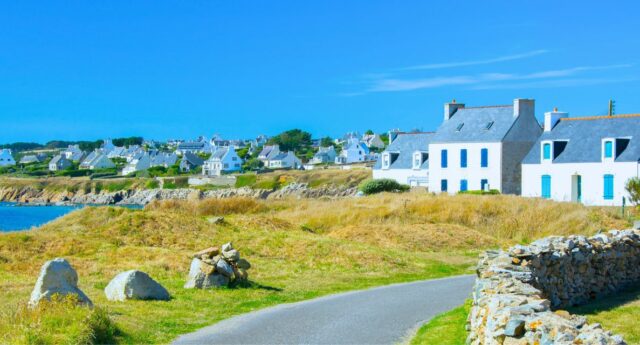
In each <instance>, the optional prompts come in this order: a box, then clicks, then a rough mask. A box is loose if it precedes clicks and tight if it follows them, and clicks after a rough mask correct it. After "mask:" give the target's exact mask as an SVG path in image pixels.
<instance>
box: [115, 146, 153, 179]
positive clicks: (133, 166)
mask: <svg viewBox="0 0 640 345" xmlns="http://www.w3.org/2000/svg"><path fill="white" fill-rule="evenodd" d="M150 167H151V156H149V154H148V153H146V152H143V153H141V154H139V155H136V156H135V157H132V158H131V160H130V161H129V162H128V163H127V165H126V166H125V167H124V169H122V175H123V176H127V175H129V174H131V173H134V172H136V171H143V170H147V169H149V168H150Z"/></svg>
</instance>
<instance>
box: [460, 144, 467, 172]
mask: <svg viewBox="0 0 640 345" xmlns="http://www.w3.org/2000/svg"><path fill="white" fill-rule="evenodd" d="M460 167H461V168H466V167H467V149H462V150H460Z"/></svg>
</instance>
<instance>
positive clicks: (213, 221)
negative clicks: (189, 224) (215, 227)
mask: <svg viewBox="0 0 640 345" xmlns="http://www.w3.org/2000/svg"><path fill="white" fill-rule="evenodd" d="M207 221H209V223H211V224H223V223H224V217H210V218H208V219H207Z"/></svg>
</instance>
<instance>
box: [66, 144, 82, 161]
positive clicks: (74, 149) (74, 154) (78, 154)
mask: <svg viewBox="0 0 640 345" xmlns="http://www.w3.org/2000/svg"><path fill="white" fill-rule="evenodd" d="M62 154H63V155H64V156H65V158H67V159H68V160H70V161H72V162H80V161H81V160H82V158H84V156H85V152H84V151H82V150H80V146H79V145H69V147H67V148H66V149H64V150H63V151H62Z"/></svg>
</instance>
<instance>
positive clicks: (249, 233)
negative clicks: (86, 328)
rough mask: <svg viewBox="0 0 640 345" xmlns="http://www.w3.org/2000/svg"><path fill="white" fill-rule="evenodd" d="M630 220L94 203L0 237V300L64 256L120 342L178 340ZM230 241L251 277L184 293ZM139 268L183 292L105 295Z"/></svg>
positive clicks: (296, 203)
mask: <svg viewBox="0 0 640 345" xmlns="http://www.w3.org/2000/svg"><path fill="white" fill-rule="evenodd" d="M214 215H224V216H225V223H224V224H210V223H209V222H208V221H207V217H208V216H214ZM626 226H628V222H627V220H625V219H621V218H620V217H617V216H616V215H615V214H614V213H613V211H611V210H609V209H603V208H585V207H583V206H580V205H574V204H558V203H554V202H549V201H539V200H533V199H522V198H516V197H509V196H472V195H465V196H455V197H449V196H437V197H435V196H431V195H428V194H426V193H409V194H382V195H377V196H372V197H366V198H350V199H340V200H283V201H256V200H249V199H225V200H206V201H202V202H194V201H171V202H159V203H154V204H152V205H150V206H148V207H147V208H146V209H145V210H129V209H122V208H112V207H98V208H95V207H89V208H85V209H82V210H79V211H75V212H73V213H71V214H69V215H67V216H65V217H63V218H61V219H59V220H56V221H54V222H51V223H49V224H47V225H45V226H43V227H41V228H39V229H37V230H33V231H29V232H20V233H6V234H1V235H0V291H3V298H2V299H0V310H2V309H4V310H14V311H15V310H17V309H16V308H18V307H17V306H20V305H24V303H25V302H26V301H27V300H28V297H29V293H30V291H31V289H32V287H33V284H34V282H35V279H36V276H37V274H38V270H39V268H40V266H41V265H42V264H43V263H44V262H45V261H46V260H50V259H52V258H55V257H65V258H67V259H68V260H69V261H70V262H71V264H72V265H73V266H74V267H75V268H76V270H77V271H78V274H79V277H80V287H81V289H83V290H84V291H85V293H86V294H87V295H88V296H89V297H90V298H91V299H92V300H93V301H94V303H95V304H96V305H97V306H100V307H102V308H104V309H105V310H107V312H108V314H109V316H110V317H111V318H112V319H113V320H114V321H115V323H116V324H117V326H118V328H119V330H120V333H119V334H118V335H117V336H116V340H117V341H120V342H133V343H158V342H168V341H170V340H171V339H173V338H174V337H175V336H177V335H178V334H181V333H185V332H189V331H193V330H195V329H197V328H199V327H203V326H205V325H207V324H210V323H213V322H216V321H218V320H221V319H223V318H227V317H230V316H232V315H235V314H239V313H243V312H247V311H251V310H254V309H257V308H263V307H266V306H269V305H273V304H277V303H283V302H291V301H297V300H301V299H307V298H311V297H316V296H319V295H323V294H327V293H333V292H338V291H344V290H349V289H357V288H363V287H368V286H373V285H380V284H386V283H392V282H401V281H408V280H415V279H427V278H435V277H442V276H447V275H452V274H461V273H470V272H471V271H470V269H471V267H472V266H473V265H474V264H475V261H476V255H477V253H478V252H479V251H480V250H482V249H486V248H492V247H497V246H507V245H510V244H513V243H515V242H521V241H529V240H532V239H535V238H538V237H541V236H546V235H549V234H552V233H555V234H569V233H584V234H591V233H594V232H595V231H597V230H598V229H600V228H624V227H626ZM227 241H233V242H234V244H235V246H236V247H237V248H239V249H240V252H241V253H242V255H243V256H244V257H246V258H247V259H249V260H250V261H251V262H252V264H253V268H252V269H251V271H250V278H251V281H252V283H251V284H249V285H247V286H244V287H238V288H232V289H220V290H215V291H199V290H198V291H193V290H184V289H182V285H183V284H184V279H185V276H186V274H187V271H188V267H189V259H188V257H187V255H188V254H189V253H191V252H193V251H194V250H197V249H201V248H204V247H208V246H211V245H220V244H222V243H224V242H227ZM133 268H136V269H140V270H143V271H146V272H148V273H149V274H150V275H151V276H152V277H154V278H155V279H157V280H158V281H159V282H160V283H162V284H163V285H165V287H167V289H168V290H169V292H170V293H171V294H172V295H173V297H174V299H172V300H171V301H170V302H126V303H116V302H109V301H107V300H106V299H105V297H104V293H103V291H102V290H103V289H104V287H105V286H106V284H107V283H108V282H109V280H110V279H111V278H113V276H115V275H116V274H117V273H118V272H121V271H123V270H127V269H133ZM47 315H49V314H47ZM51 317H52V318H53V319H54V320H55V322H59V323H61V324H76V323H77V322H78V321H77V320H78V319H77V318H71V316H69V318H67V317H65V316H64V315H58V314H56V313H53V316H51ZM15 320H16V319H15V318H14V319H12V318H11V317H8V316H7V315H3V316H1V317H0V333H4V334H6V335H5V337H7V338H5V339H8V340H6V341H1V340H0V342H18V343H20V342H23V341H17V340H16V339H19V338H18V337H17V336H16V332H17V331H16V328H15V327H14V326H12V324H14V323H16V321H15ZM74 320H75V321H74ZM18 323H19V324H21V325H22V326H25V323H23V322H22V321H20V322H18ZM27 325H28V322H27ZM25 327H28V326H25ZM66 329H67V328H61V329H60V330H59V331H55V330H51V329H48V328H47V330H46V332H45V331H43V332H45V333H46V334H44V335H43V336H42V338H43V339H45V340H46V339H65V341H57V340H56V341H43V343H60V342H61V343H75V342H76V341H74V340H73V339H76V338H74V337H73V336H71V335H70V333H73V332H67V331H66ZM56 332H57V333H56ZM50 333H53V334H50ZM51 337H54V338H51Z"/></svg>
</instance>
